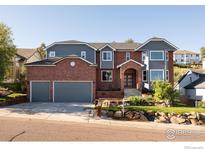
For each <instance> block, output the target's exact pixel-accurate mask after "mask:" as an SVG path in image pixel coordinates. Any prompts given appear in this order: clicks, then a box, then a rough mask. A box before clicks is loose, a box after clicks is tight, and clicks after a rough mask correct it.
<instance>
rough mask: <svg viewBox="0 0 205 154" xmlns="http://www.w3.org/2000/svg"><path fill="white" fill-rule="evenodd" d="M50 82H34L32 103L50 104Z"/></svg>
mask: <svg viewBox="0 0 205 154" xmlns="http://www.w3.org/2000/svg"><path fill="white" fill-rule="evenodd" d="M49 89H50V83H49V82H32V89H31V93H32V94H31V95H32V96H31V99H32V100H31V101H32V102H49Z"/></svg>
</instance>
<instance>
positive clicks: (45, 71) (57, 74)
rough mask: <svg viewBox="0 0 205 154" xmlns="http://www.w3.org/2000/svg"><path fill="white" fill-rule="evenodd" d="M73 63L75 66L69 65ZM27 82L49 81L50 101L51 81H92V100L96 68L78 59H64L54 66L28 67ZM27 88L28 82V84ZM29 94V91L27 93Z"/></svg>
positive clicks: (94, 90) (51, 92) (94, 89)
mask: <svg viewBox="0 0 205 154" xmlns="http://www.w3.org/2000/svg"><path fill="white" fill-rule="evenodd" d="M71 62H75V66H74V67H72V66H71V65H70V63H71ZM27 80H28V81H31V80H45V81H50V83H51V86H50V101H52V97H53V96H52V94H53V86H52V85H53V84H52V83H53V81H55V80H58V81H92V82H93V98H95V94H96V66H90V64H88V63H87V62H85V61H83V60H81V59H78V58H66V59H64V60H62V61H60V62H58V63H57V64H56V66H29V68H28V69H27ZM28 87H29V82H28ZM27 89H28V90H29V88H27ZM28 94H29V91H28Z"/></svg>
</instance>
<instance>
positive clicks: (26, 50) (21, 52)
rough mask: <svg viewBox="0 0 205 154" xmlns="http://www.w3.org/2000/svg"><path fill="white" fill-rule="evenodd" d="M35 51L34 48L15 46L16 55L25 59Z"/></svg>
mask: <svg viewBox="0 0 205 154" xmlns="http://www.w3.org/2000/svg"><path fill="white" fill-rule="evenodd" d="M35 52H37V50H36V49H31V48H17V51H16V55H18V56H20V57H23V58H25V59H29V58H30V57H31V56H33V55H34V54H35Z"/></svg>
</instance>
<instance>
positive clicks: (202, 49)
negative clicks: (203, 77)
mask: <svg viewBox="0 0 205 154" xmlns="http://www.w3.org/2000/svg"><path fill="white" fill-rule="evenodd" d="M200 51H201V60H203V58H205V47H201V49H200Z"/></svg>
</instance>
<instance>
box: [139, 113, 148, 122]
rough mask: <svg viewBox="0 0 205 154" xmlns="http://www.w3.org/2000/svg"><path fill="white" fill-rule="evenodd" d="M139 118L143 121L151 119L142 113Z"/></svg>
mask: <svg viewBox="0 0 205 154" xmlns="http://www.w3.org/2000/svg"><path fill="white" fill-rule="evenodd" d="M139 120H141V121H149V120H148V119H147V117H145V116H144V115H143V114H140V118H139Z"/></svg>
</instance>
